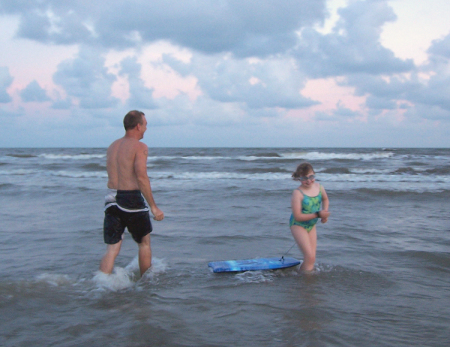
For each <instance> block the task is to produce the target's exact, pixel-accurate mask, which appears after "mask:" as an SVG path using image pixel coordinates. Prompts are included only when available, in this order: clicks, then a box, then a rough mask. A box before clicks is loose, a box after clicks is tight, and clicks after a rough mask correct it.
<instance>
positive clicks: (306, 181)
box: [299, 171, 315, 187]
mask: <svg viewBox="0 0 450 347" xmlns="http://www.w3.org/2000/svg"><path fill="white" fill-rule="evenodd" d="M299 180H300V182H301V183H302V186H304V187H310V186H311V185H312V184H313V183H314V181H315V177H314V171H309V172H308V174H307V175H306V176H301V177H299Z"/></svg>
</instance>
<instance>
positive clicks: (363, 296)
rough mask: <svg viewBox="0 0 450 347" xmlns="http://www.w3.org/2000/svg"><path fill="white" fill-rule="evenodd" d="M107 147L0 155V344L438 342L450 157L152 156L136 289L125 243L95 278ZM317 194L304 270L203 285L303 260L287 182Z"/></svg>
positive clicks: (356, 151) (129, 244)
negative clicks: (320, 206) (312, 245)
mask: <svg viewBox="0 0 450 347" xmlns="http://www.w3.org/2000/svg"><path fill="white" fill-rule="evenodd" d="M105 152H106V149H104V148H77V149H62V148H61V149H58V148H51V149H0V197H1V199H0V232H1V242H0V264H1V265H0V317H1V324H0V345H1V346H102V347H103V346H448V343H449V341H450V328H449V317H450V304H449V303H450V216H449V207H450V203H449V199H450V149H394V148H393V149H390V148H384V149H379V148H376V149H374V148H370V149H361V148H353V149H351V148H346V149H341V148H150V151H149V158H148V164H147V166H148V173H149V176H150V178H151V183H152V188H153V192H154V196H155V200H156V202H157V203H158V205H159V207H160V208H161V209H162V210H163V211H164V212H165V215H166V218H165V219H164V220H163V221H161V222H154V223H153V226H154V231H153V233H152V234H151V241H152V250H153V266H152V269H151V270H150V271H149V272H148V273H147V274H146V275H145V276H144V277H143V278H139V277H140V276H139V270H138V264H137V258H136V255H137V246H136V244H135V243H134V241H133V240H132V238H131V236H130V235H129V234H127V233H126V234H125V238H124V243H123V246H122V250H121V254H120V255H119V257H118V258H117V261H116V269H115V272H114V273H113V274H112V275H111V276H106V275H104V274H101V273H99V272H98V270H97V269H98V266H99V262H100V259H101V257H102V255H103V253H104V251H105V249H106V247H105V245H104V244H103V237H102V225H103V197H104V195H105V193H106V165H105V161H106V156H105ZM302 161H309V162H311V163H312V164H313V166H314V168H315V171H316V177H317V180H318V181H320V183H321V184H323V185H324V186H325V188H326V190H327V192H328V195H329V198H330V211H331V213H332V214H331V216H330V218H329V222H328V223H326V224H320V223H319V225H318V247H317V263H316V269H315V272H314V273H313V274H312V275H304V274H300V273H299V272H298V269H297V268H290V269H285V270H277V271H255V272H244V273H238V274H214V273H212V272H211V271H210V270H209V268H208V267H207V263H208V262H209V261H214V260H226V259H246V258H256V257H277V256H280V257H281V256H282V255H286V254H287V255H288V256H291V257H295V258H298V259H301V253H300V251H299V250H298V249H297V247H296V246H295V245H294V241H293V238H292V236H291V234H290V231H289V225H288V220H289V216H290V197H291V193H292V190H293V189H295V188H296V187H297V186H298V184H297V183H296V182H294V181H292V180H291V178H290V175H291V173H292V171H293V170H294V169H295V168H296V166H297V165H298V164H299V163H300V162H302Z"/></svg>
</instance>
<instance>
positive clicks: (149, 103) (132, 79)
mask: <svg viewBox="0 0 450 347" xmlns="http://www.w3.org/2000/svg"><path fill="white" fill-rule="evenodd" d="M120 65H121V71H120V74H121V75H126V76H128V84H129V91H130V97H129V98H128V101H127V103H128V105H129V107H130V108H133V109H134V108H138V109H155V108H157V105H156V103H155V102H154V100H153V89H151V88H147V87H146V86H145V83H144V81H143V80H142V78H141V77H140V76H141V64H139V63H138V62H137V59H136V58H132V57H128V58H125V59H124V60H122V62H121V64H120Z"/></svg>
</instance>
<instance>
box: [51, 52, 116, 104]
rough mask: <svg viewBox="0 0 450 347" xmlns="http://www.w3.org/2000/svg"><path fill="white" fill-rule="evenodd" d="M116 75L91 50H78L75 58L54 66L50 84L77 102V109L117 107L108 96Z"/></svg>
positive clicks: (114, 101)
mask: <svg viewBox="0 0 450 347" xmlns="http://www.w3.org/2000/svg"><path fill="white" fill-rule="evenodd" d="M115 80H116V76H115V75H113V74H111V73H109V72H108V71H107V69H106V67H105V59H104V58H103V57H102V56H101V54H99V52H98V51H97V50H95V49H90V48H86V47H84V48H82V49H81V50H80V53H79V55H78V57H76V58H74V59H71V60H65V61H63V62H62V63H60V64H59V65H58V70H57V71H56V73H55V74H54V75H53V81H54V82H55V83H56V84H59V85H61V86H62V87H63V88H64V89H65V91H66V93H67V95H68V96H69V97H75V98H77V99H78V100H79V105H80V107H81V108H88V109H89V108H106V107H113V106H115V105H116V104H117V102H118V99H117V98H114V97H112V96H111V86H112V84H113V83H114V81H115Z"/></svg>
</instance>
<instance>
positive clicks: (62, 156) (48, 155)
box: [39, 153, 106, 160]
mask: <svg viewBox="0 0 450 347" xmlns="http://www.w3.org/2000/svg"><path fill="white" fill-rule="evenodd" d="M39 157H40V158H45V159H50V160H89V159H102V158H105V157H106V154H72V155H71V154H52V153H42V154H39Z"/></svg>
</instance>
